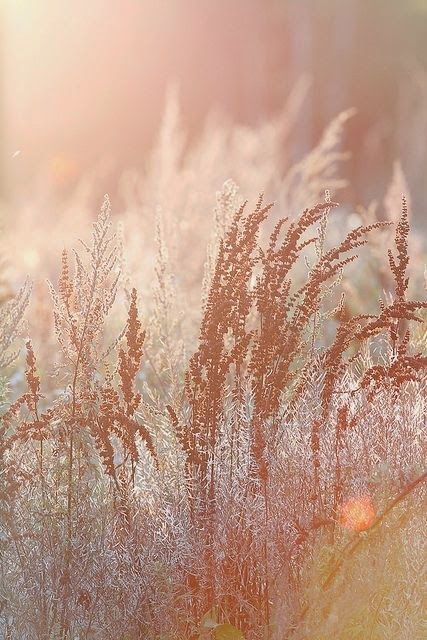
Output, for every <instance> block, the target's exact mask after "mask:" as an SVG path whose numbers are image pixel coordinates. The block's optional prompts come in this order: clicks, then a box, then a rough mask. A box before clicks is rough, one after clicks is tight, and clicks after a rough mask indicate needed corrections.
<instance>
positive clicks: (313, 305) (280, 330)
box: [0, 114, 427, 640]
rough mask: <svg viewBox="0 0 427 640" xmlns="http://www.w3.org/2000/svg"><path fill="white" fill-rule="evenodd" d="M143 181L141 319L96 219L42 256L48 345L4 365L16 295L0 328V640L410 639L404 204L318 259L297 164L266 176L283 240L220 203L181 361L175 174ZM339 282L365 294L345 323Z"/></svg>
mask: <svg viewBox="0 0 427 640" xmlns="http://www.w3.org/2000/svg"><path fill="white" fill-rule="evenodd" d="M346 117H347V115H345V116H342V117H341V118H340V119H338V120H337V121H336V123H335V124H334V125H333V127H332V128H331V130H330V131H329V133H328V134H327V136H326V139H327V140H329V142H328V143H327V144H326V143H325V141H323V142H322V143H321V144H320V146H319V150H318V151H317V152H316V153H315V154H314V155H315V156H316V158H317V161H316V162H320V160H319V159H321V158H322V157H323V156H322V153H323V155H324V154H327V153H329V152H330V149H332V148H333V145H334V144H335V141H336V138H337V136H338V135H339V129H340V127H341V126H342V124H343V122H344V120H345V118H346ZM169 118H172V123H173V114H172V116H171V115H169ZM168 126H172V125H171V124H170V123H169V125H168ZM325 145H326V147H325ZM328 145H329V146H328ZM160 149H161V147H160ZM325 149H326V150H325ZM322 150H323V151H322ZM316 154H317V155H316ZM332 160H333V158H332V159H331V158H330V159H329V160H328V162H332ZM157 161H158V162H159V165H160V166H159V170H158V173H157V174H156V173H155V172H153V174H152V179H153V181H154V182H155V183H156V184H157V189H158V193H159V200H160V199H163V210H161V211H159V212H158V216H157V236H156V237H157V247H158V254H157V262H156V269H155V281H154V284H153V285H152V292H153V296H152V297H153V302H152V305H151V311H150V312H146V313H145V314H144V316H145V320H143V315H141V313H142V311H143V309H142V304H141V300H144V296H146V293H144V292H143V295H142V296H141V295H140V294H139V293H138V291H137V288H136V287H135V286H134V283H133V282H132V277H133V270H132V268H131V267H130V266H129V263H127V262H126V259H125V251H126V242H125V241H124V240H123V238H122V234H121V233H119V234H117V233H116V232H115V230H114V225H113V221H112V217H111V211H110V203H109V200H108V198H106V199H105V201H104V204H103V206H102V209H101V212H100V214H99V215H98V217H97V219H96V221H95V222H94V224H93V229H92V235H91V238H90V240H89V241H88V242H81V243H80V245H79V248H78V250H74V251H73V253H72V254H71V255H72V259H70V254H69V252H67V251H66V250H64V251H63V253H62V257H61V256H58V260H59V262H60V268H59V276H58V282H57V284H56V285H54V284H50V283H49V285H48V287H49V292H50V308H51V316H52V319H51V327H52V328H51V330H50V332H49V331H48V332H47V333H48V334H49V340H48V342H49V344H48V345H46V344H45V345H43V344H40V340H36V341H32V340H31V338H28V339H27V340H26V355H25V361H24V360H23V358H19V355H18V354H16V353H14V352H13V349H12V348H13V345H14V343H15V342H16V338H17V336H18V333H19V325H20V323H21V320H22V316H23V314H24V311H25V308H26V306H27V304H28V300H29V294H30V291H29V286H28V285H27V284H25V285H24V287H23V289H22V290H21V292H20V293H19V294H18V295H17V297H16V298H14V299H11V300H9V301H8V302H6V303H3V306H2V309H1V312H0V356H1V364H2V367H4V370H5V374H4V375H5V376H6V374H7V371H10V365H11V362H12V360H13V358H14V357H18V360H17V361H16V363H17V364H15V376H18V378H17V380H18V381H16V380H15V382H14V384H12V385H11V386H10V387H9V388H7V386H4V388H3V389H2V396H3V398H2V401H3V405H4V408H3V414H2V427H1V432H0V435H1V465H2V467H1V478H2V488H1V492H0V499H1V507H0V508H1V516H2V519H1V521H2V525H1V536H2V537H1V580H0V629H1V631H0V633H1V634H2V637H4V638H8V639H10V640H12V639H16V640H18V639H19V640H21V639H22V640H24V639H37V640H42V639H47V638H49V639H50V640H57V639H58V640H59V639H61V640H65V639H71V638H73V639H77V638H79V639H80V640H82V639H89V638H96V639H102V640H108V639H111V640H134V639H135V640H136V639H142V638H153V639H154V638H170V639H171V640H172V639H174V638H183V639H184V638H196V637H201V638H208V637H213V638H216V639H217V640H221V639H222V640H227V639H229V640H233V638H239V637H241V635H242V634H244V635H245V636H246V637H248V638H254V639H255V638H278V639H279V638H280V639H283V640H288V639H289V640H290V639H291V638H295V639H296V638H301V639H302V638H310V639H313V640H314V639H319V640H320V639H321V638H325V639H326V638H332V637H333V638H342V639H343V640H344V639H346V638H362V637H363V638H365V637H370V638H384V639H386V638H387V639H388V638H401V639H404V638H421V637H422V633H423V628H422V619H421V615H420V608H419V607H418V606H417V603H418V602H419V599H420V598H421V597H422V596H421V577H420V571H421V566H422V554H423V540H422V527H423V523H422V499H423V497H425V477H426V476H425V470H424V469H423V468H422V460H423V454H425V433H424V429H425V417H424V416H425V409H426V407H425V399H426V377H425V371H426V365H427V358H426V354H425V349H426V334H425V309H426V307H427V303H426V302H424V301H423V300H418V299H412V297H411V295H410V293H409V292H410V288H409V277H408V269H409V250H408V246H409V245H408V242H409V233H410V227H409V214H408V206H407V203H406V200H405V198H403V200H402V201H401V203H399V204H400V206H399V215H398V217H397V218H396V215H395V224H394V225H393V222H392V221H391V220H390V219H389V220H379V219H378V216H377V215H376V213H375V212H374V209H372V208H371V209H370V210H368V211H366V212H363V214H362V215H363V216H364V217H365V218H366V220H367V222H366V224H365V225H363V224H362V225H360V226H355V227H354V228H352V229H350V230H348V231H344V233H343V234H342V235H341V237H337V236H338V234H337V227H338V226H339V225H337V224H336V223H335V222H334V219H335V216H337V215H339V214H338V213H337V212H336V208H337V204H336V203H334V202H332V201H331V198H330V195H329V192H328V193H327V194H326V198H325V201H324V202H319V203H318V204H313V203H311V204H310V206H309V207H308V208H305V209H304V206H305V205H304V204H303V201H304V198H305V197H306V196H305V195H304V194H307V193H308V194H309V195H308V196H307V197H308V199H310V200H311V199H312V197H313V195H314V193H315V192H316V191H318V190H319V188H320V185H319V184H317V182H316V181H314V182H313V180H312V178H310V175H311V176H313V175H314V174H313V170H312V168H313V167H314V166H315V163H314V160H313V157H311V160H307V161H306V163H304V162H302V163H301V164H300V165H298V167H297V168H296V169H295V170H293V171H292V172H291V173H290V174H289V177H288V180H287V182H286V185H288V186H286V188H285V191H284V192H283V193H285V192H286V194H287V195H286V198H285V197H284V196H283V202H282V204H283V203H284V202H286V207H284V209H283V210H284V212H285V213H286V214H287V213H289V214H290V216H289V218H287V217H283V218H279V219H278V216H277V207H276V209H274V208H273V206H272V204H270V203H268V201H266V199H265V196H259V198H258V199H257V200H255V201H252V200H251V202H253V203H251V204H250V203H249V202H242V201H241V198H240V196H239V193H238V190H237V187H235V185H234V183H232V182H230V181H228V182H226V183H225V185H224V187H223V190H222V191H221V192H220V193H219V194H218V195H217V203H216V208H215V231H214V235H213V237H212V239H211V242H210V244H209V246H208V257H207V261H206V264H205V268H204V277H203V283H201V279H202V278H201V272H200V270H197V269H196V273H198V275H199V276H200V278H199V282H200V286H201V290H202V311H201V314H200V323H199V328H198V337H196V338H192V333H191V331H190V332H187V333H186V330H185V329H183V326H184V324H185V323H184V320H185V315H186V312H187V308H186V300H184V299H183V298H182V296H180V294H179V287H177V285H176V278H174V276H173V273H172V270H171V264H170V259H169V258H170V256H169V253H168V242H169V236H168V234H172V233H173V229H174V227H173V224H172V226H170V224H171V220H173V214H172V212H171V211H167V205H166V204H165V202H166V198H167V197H168V189H171V188H172V186H171V184H172V183H171V182H170V180H169V178H170V176H171V175H175V173H176V172H177V171H178V170H177V164H176V163H177V161H176V162H175V164H174V162H173V158H172V160H171V158H170V157H169V158H168V157H167V154H166V153H164V154H163V155H162V154H161V153H160V155H159V157H158V158H157ZM165 163H166V164H167V166H164V165H165ZM168 163H169V164H168ZM307 166H309V167H311V169H310V170H308V169H307ZM328 166H329V165H328ZM257 170H258V169H257ZM316 175H317V174H316ZM168 176H169V178H168ZM297 176H299V178H298V181H297V182H298V184H299V187H298V189H297V188H296V187H295V185H294V186H293V187H292V188H291V186H290V185H291V184H293V183H294V181H295V180H296V179H297ZM302 176H306V177H307V180H308V182H309V183H310V185H311V187H310V189H309V188H308V187H307V186H304V185H305V182H304V179H303V177H302ZM316 185H317V186H316ZM288 187H289V190H288V191H287V189H288ZM173 188H175V187H173ZM177 193H178V191H177ZM290 194H293V195H292V198H291V195H290ZM187 195H188V194H187ZM172 196H173V193H172V195H170V197H171V198H172ZM303 196H304V197H303ZM291 201H292V202H293V203H294V204H291ZM388 202H389V207H391V206H392V205H391V204H390V202H391V200H390V198H389V199H388ZM395 206H396V204H395V202H394V201H393V207H395ZM294 207H298V208H300V207H301V208H302V211H301V212H300V213H299V215H295V211H294V210H293V209H294ZM133 224H135V225H136V224H137V221H136V220H133ZM380 238H382V239H380ZM389 241H391V243H392V244H391V246H390V247H389V250H388V252H387V248H386V247H384V249H382V247H383V245H384V244H385V243H388V242H389ZM369 250H371V252H372V254H371V257H369ZM367 251H368V253H367ZM360 252H363V255H362V257H359V256H358V254H359V253H360ZM177 255H179V251H178V253H177V254H176V255H175V258H176V256H177ZM361 261H363V263H364V264H371V265H373V266H374V268H375V269H377V270H378V271H379V268H378V265H379V264H381V272H380V275H378V282H379V283H381V284H382V285H384V286H385V287H386V286H387V287H388V288H387V290H385V291H384V292H383V295H382V298H381V299H380V300H379V301H378V304H377V308H376V309H375V308H374V306H375V305H374V302H373V301H372V300H368V301H367V309H361V308H358V309H357V311H354V306H355V302H354V300H355V299H356V297H355V296H354V297H353V299H349V294H348V291H349V290H350V291H351V289H349V284H350V285H351V280H350V279H349V277H348V275H347V274H348V273H350V275H354V274H355V270H354V265H355V264H360V263H361ZM178 263H179V260H178ZM384 265H385V266H384ZM186 275H187V277H189V274H186ZM346 292H347V294H346ZM359 295H360V296H361V298H362V299H363V297H364V296H365V292H364V291H360V292H359ZM350 297H352V296H351V295H350ZM187 302H188V301H187ZM43 305H45V303H43ZM187 306H188V304H187ZM43 308H44V306H43ZM33 309H34V307H30V310H29V311H28V315H29V316H31V313H34V311H33ZM188 313H189V314H190V315H191V321H192V323H193V325H194V322H195V318H197V314H194V313H193V312H192V309H188ZM38 319H39V322H42V320H41V316H40V318H34V317H32V318H31V317H30V318H29V324H30V327H36V326H37V321H38ZM43 322H44V321H43ZM43 330H44V331H47V329H46V327H43ZM36 333H37V331H36ZM38 336H40V333H39V334H38ZM53 338H55V341H56V346H55V347H54V346H53ZM36 343H39V345H40V350H41V351H42V352H44V359H41V358H39V356H38V353H37V349H36V348H35V344H36ZM188 351H190V353H189V354H187V352H188ZM8 354H10V355H8ZM46 358H47V359H46ZM7 367H9V369H7ZM20 372H21V374H22V375H21V379H19V373H20ZM20 388H21V391H19V393H17V389H18V390H19V389H20Z"/></svg>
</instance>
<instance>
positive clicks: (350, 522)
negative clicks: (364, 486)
mask: <svg viewBox="0 0 427 640" xmlns="http://www.w3.org/2000/svg"><path fill="white" fill-rule="evenodd" d="M374 522H375V509H374V505H373V503H372V500H371V498H370V496H359V497H355V498H349V499H348V500H347V502H345V503H344V504H343V505H342V507H341V515H340V523H341V524H342V526H343V527H345V528H346V529H349V530H350V531H357V532H359V531H365V530H366V529H369V527H372V525H373V524H374Z"/></svg>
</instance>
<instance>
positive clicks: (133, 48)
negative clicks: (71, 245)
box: [0, 0, 427, 224]
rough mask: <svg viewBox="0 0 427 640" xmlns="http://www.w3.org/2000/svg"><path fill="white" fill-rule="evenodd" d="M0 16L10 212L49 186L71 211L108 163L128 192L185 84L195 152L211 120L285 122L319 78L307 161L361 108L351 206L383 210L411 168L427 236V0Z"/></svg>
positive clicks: (2, 185) (173, 5) (47, 1)
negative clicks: (82, 183) (299, 90)
mask: <svg viewBox="0 0 427 640" xmlns="http://www.w3.org/2000/svg"><path fill="white" fill-rule="evenodd" d="M0 12H1V15H0V29H1V33H0V46H1V51H0V55H1V65H2V66H1V106H0V109H1V111H0V155H1V172H0V175H1V182H0V193H1V197H2V199H3V201H7V202H14V201H19V200H25V199H26V198H28V197H29V196H30V194H31V192H32V190H33V189H34V184H35V182H36V181H38V180H41V179H42V180H44V181H45V183H46V184H48V185H49V188H50V189H51V190H52V191H53V192H55V191H56V192H58V193H59V194H60V196H62V194H64V193H65V192H67V190H72V189H73V188H74V187H75V185H76V184H77V182H78V181H79V179H80V178H81V177H82V176H83V175H84V174H85V172H87V171H88V170H90V169H91V168H93V167H94V166H96V165H97V164H98V163H100V162H107V163H108V165H109V167H110V170H109V173H108V176H109V177H108V180H107V182H108V184H106V185H103V189H104V190H105V189H106V190H108V191H109V192H110V193H111V192H113V193H114V190H115V181H116V178H117V176H118V175H120V173H121V172H122V171H123V169H125V168H129V167H135V168H137V169H139V168H142V167H143V166H144V162H145V160H146V156H147V153H148V150H149V149H150V147H151V145H152V143H153V139H154V137H155V136H156V134H157V130H158V127H159V124H160V119H161V114H162V111H163V106H164V102H165V92H166V90H167V87H168V86H170V85H171V83H173V84H175V85H176V86H177V87H178V89H179V96H180V102H181V109H182V115H183V120H184V123H185V126H186V129H187V131H188V133H189V137H190V139H191V137H192V136H196V135H197V134H198V132H199V131H200V129H201V127H202V125H203V123H204V121H205V119H206V117H207V114H208V113H210V112H212V111H215V112H216V113H220V114H222V116H223V117H227V118H230V119H231V120H232V121H234V122H237V123H243V124H249V125H252V124H256V123H258V122H261V121H263V120H264V119H265V118H266V117H271V116H273V115H274V114H275V113H277V112H278V111H279V110H280V108H281V107H282V105H283V104H284V102H285V99H286V97H287V96H288V95H289V93H290V92H291V90H292V87H294V86H295V84H296V83H297V81H298V79H300V78H301V77H305V78H306V79H307V82H308V83H309V85H307V86H309V88H308V91H307V95H306V97H305V99H304V101H303V103H302V105H301V108H300V113H299V117H298V125H297V126H296V127H295V133H294V135H293V137H292V146H291V152H292V154H293V156H294V157H295V159H298V158H299V157H301V156H302V155H303V154H304V153H305V152H306V151H307V150H308V149H309V148H311V147H312V146H313V145H314V144H315V143H316V142H317V141H318V139H319V136H320V134H321V131H322V130H323V129H324V127H325V126H326V125H327V123H328V122H329V121H330V120H331V118H332V117H334V116H335V115H336V114H338V113H339V112H340V111H341V110H343V109H347V108H349V107H355V108H356V110H357V113H356V115H355V116H354V117H353V118H352V119H351V120H350V121H349V123H348V125H347V127H346V130H345V135H344V144H343V146H344V148H346V149H348V150H350V151H351V159H350V160H349V162H347V163H346V166H345V174H346V175H345V177H346V178H347V179H348V181H349V186H348V187H347V189H346V194H345V195H344V198H348V201H349V202H353V203H361V202H364V203H366V202H367V201H368V200H369V199H371V198H375V197H379V195H380V194H381V193H382V191H383V190H384V188H385V185H386V184H387V182H388V181H389V180H390V175H391V172H392V166H393V162H394V161H395V160H396V159H400V160H401V162H402V166H403V170H404V173H405V175H406V178H407V181H408V183H409V187H410V189H411V192H412V201H413V208H414V211H415V215H416V219H417V220H418V222H419V223H420V224H422V221H423V218H424V215H423V212H424V209H425V206H426V204H427V202H426V199H427V195H426V193H427V190H426V189H425V188H424V181H425V178H424V175H425V171H426V159H427V153H426V146H427V145H426V142H427V75H426V71H425V69H426V68H427V0H89V1H88V0H72V1H71V2H70V0H0ZM342 197H343V196H342ZM342 197H341V199H342Z"/></svg>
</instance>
